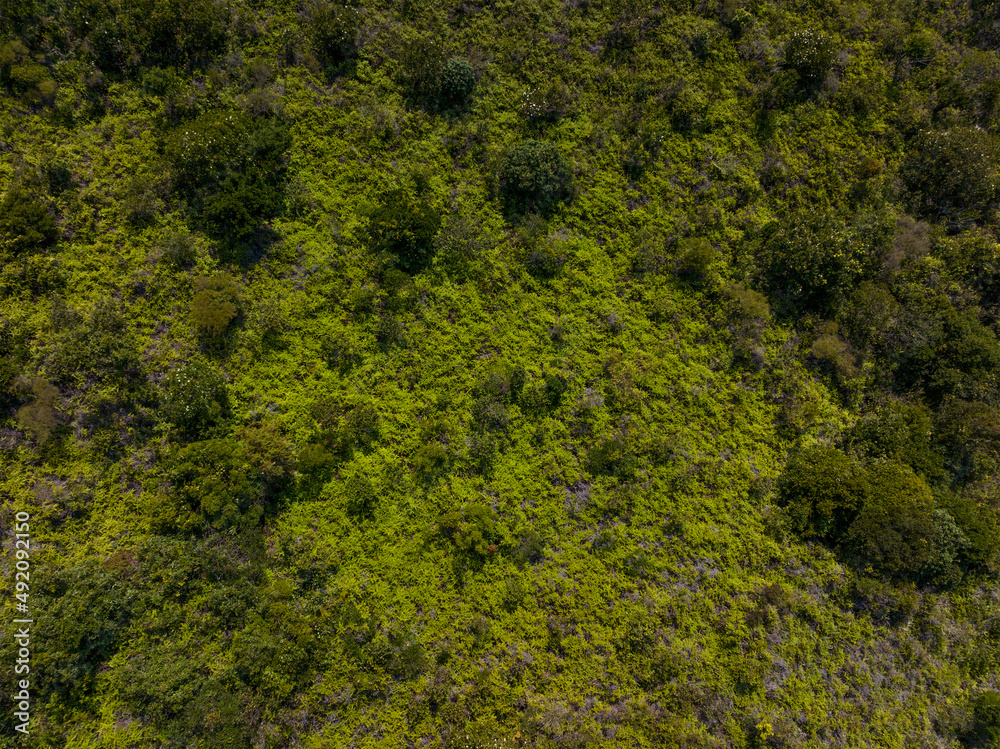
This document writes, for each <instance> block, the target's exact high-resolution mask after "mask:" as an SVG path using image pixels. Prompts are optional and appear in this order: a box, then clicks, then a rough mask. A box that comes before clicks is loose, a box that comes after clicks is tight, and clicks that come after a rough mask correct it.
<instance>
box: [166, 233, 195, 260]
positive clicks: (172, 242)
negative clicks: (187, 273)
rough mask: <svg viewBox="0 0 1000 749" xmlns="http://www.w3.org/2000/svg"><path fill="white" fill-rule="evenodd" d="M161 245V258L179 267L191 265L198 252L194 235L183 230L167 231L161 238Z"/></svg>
mask: <svg viewBox="0 0 1000 749" xmlns="http://www.w3.org/2000/svg"><path fill="white" fill-rule="evenodd" d="M159 246H160V260H161V261H162V262H164V263H166V264H167V265H169V266H171V267H173V268H177V269H181V268H189V267H191V265H193V264H194V261H195V258H196V257H197V254H198V253H197V250H196V249H195V244H194V237H192V236H191V234H190V233H188V232H187V231H183V230H172V231H168V232H166V233H165V234H164V235H163V236H162V237H161V238H160V242H159Z"/></svg>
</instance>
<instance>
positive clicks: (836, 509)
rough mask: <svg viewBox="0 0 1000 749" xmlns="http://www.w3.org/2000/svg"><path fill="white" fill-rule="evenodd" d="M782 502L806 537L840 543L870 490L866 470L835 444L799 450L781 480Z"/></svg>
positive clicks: (780, 496) (779, 489)
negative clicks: (836, 447)
mask: <svg viewBox="0 0 1000 749" xmlns="http://www.w3.org/2000/svg"><path fill="white" fill-rule="evenodd" d="M777 488H778V501H779V504H780V505H781V506H783V507H786V508H787V511H788V515H789V517H790V519H791V522H792V527H793V529H794V530H795V531H796V532H797V533H799V534H800V535H802V536H803V537H805V538H818V539H820V540H823V541H827V542H836V541H837V540H838V539H839V538H840V537H841V536H843V534H844V533H845V532H846V531H847V529H848V528H849V527H851V524H852V523H853V522H854V520H855V518H856V517H857V514H858V512H859V511H860V510H861V508H862V506H863V505H864V502H865V497H866V495H867V493H868V481H867V478H866V476H865V474H864V471H863V470H862V469H861V467H860V466H858V465H857V464H856V463H854V462H853V461H852V460H851V459H850V458H849V457H848V456H847V455H845V454H844V453H842V452H841V451H839V450H837V449H834V448H832V447H823V446H819V445H817V446H813V447H809V448H806V449H804V450H801V451H799V452H797V453H795V454H794V455H793V456H792V457H791V459H790V460H789V461H788V465H786V466H785V470H784V471H783V472H782V474H781V477H780V479H779V480H778V487H777Z"/></svg>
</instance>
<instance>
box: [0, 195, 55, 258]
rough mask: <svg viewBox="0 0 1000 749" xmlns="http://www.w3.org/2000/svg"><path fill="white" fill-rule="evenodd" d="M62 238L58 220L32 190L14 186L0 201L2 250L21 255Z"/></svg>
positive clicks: (40, 248)
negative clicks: (57, 226)
mask: <svg viewBox="0 0 1000 749" xmlns="http://www.w3.org/2000/svg"><path fill="white" fill-rule="evenodd" d="M58 238H59V231H58V229H57V228H56V222H55V220H54V219H53V218H52V216H51V215H49V212H48V211H47V210H46V208H45V206H44V205H43V204H42V203H41V202H40V201H39V200H37V199H36V198H34V197H33V196H32V195H31V194H30V193H29V192H27V191H26V190H23V189H19V188H11V189H10V190H8V191H7V194H6V195H4V198H3V201H2V202H0V250H3V252H4V253H5V254H6V253H9V254H10V255H14V256H18V255H22V254H24V253H27V252H32V251H37V250H44V249H46V248H48V247H51V246H52V245H53V244H55V242H56V240H57V239H58Z"/></svg>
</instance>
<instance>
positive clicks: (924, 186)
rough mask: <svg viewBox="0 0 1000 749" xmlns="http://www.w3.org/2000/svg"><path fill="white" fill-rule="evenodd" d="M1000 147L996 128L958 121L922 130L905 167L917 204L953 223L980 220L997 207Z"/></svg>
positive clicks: (905, 179)
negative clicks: (945, 127) (956, 124)
mask: <svg viewBox="0 0 1000 749" xmlns="http://www.w3.org/2000/svg"><path fill="white" fill-rule="evenodd" d="M998 171H1000V148H998V144H997V139H996V137H995V136H994V135H992V134H991V133H988V132H986V131H984V130H981V129H978V128H970V127H953V128H950V129H948V130H940V131H927V132H922V133H920V135H919V136H918V137H917V138H916V140H915V141H914V144H913V147H912V150H911V151H910V154H909V156H908V157H907V159H906V161H905V162H903V164H902V167H901V169H900V177H901V178H902V180H903V183H904V184H905V185H906V188H907V189H908V190H909V191H910V194H911V196H912V200H911V202H912V208H913V211H914V212H915V213H917V214H918V215H921V216H928V217H932V218H936V219H940V220H943V221H947V222H948V223H950V224H961V223H963V222H966V221H974V220H980V219H982V218H984V216H985V215H986V212H987V211H990V210H992V209H993V208H995V207H996V201H997V198H998V195H1000V193H998V192H997V176H998Z"/></svg>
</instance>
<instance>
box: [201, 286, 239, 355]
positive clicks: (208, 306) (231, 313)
mask: <svg viewBox="0 0 1000 749" xmlns="http://www.w3.org/2000/svg"><path fill="white" fill-rule="evenodd" d="M194 291H195V294H194V298H193V299H192V300H191V321H192V322H193V323H194V324H195V326H196V327H197V328H198V332H199V334H200V335H201V336H203V337H204V338H207V339H212V338H216V337H218V336H220V335H222V334H223V333H224V332H225V331H226V329H227V328H228V327H229V325H230V323H232V321H233V319H234V318H235V317H236V315H237V314H238V313H239V310H240V306H241V300H240V293H239V286H237V284H236V279H235V278H233V277H232V276H231V275H230V274H229V273H216V274H215V275H213V276H199V277H198V278H196V279H195V280H194Z"/></svg>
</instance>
